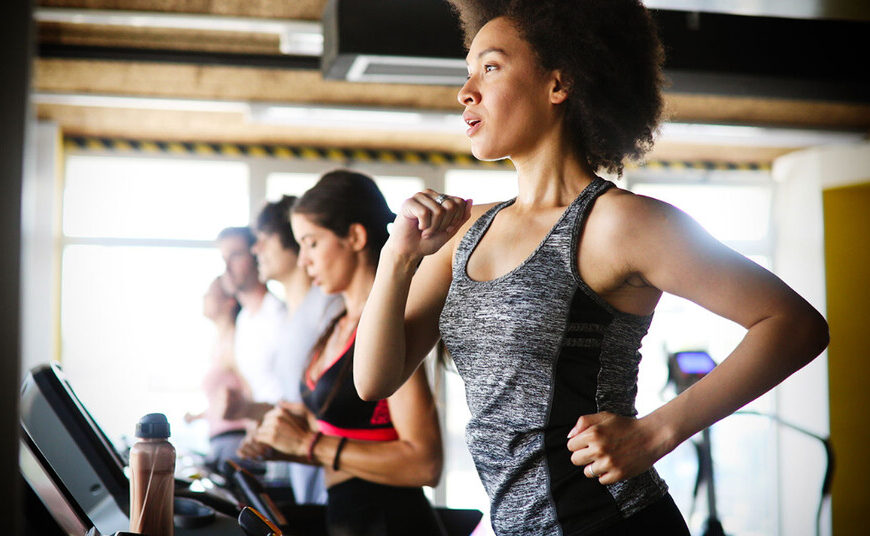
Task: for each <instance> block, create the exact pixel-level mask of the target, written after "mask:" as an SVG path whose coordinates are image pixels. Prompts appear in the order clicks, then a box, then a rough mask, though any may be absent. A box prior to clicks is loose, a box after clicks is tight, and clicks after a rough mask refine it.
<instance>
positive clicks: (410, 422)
mask: <svg viewBox="0 0 870 536" xmlns="http://www.w3.org/2000/svg"><path fill="white" fill-rule="evenodd" d="M388 400H389V408H390V417H391V419H392V421H393V426H394V427H395V428H396V432H397V434H398V436H399V438H398V439H397V440H395V441H361V440H353V439H350V440H345V445H344V447H343V448H342V450H341V453H340V454H339V459H338V466H339V471H340V472H342V473H346V474H349V475H352V476H356V477H359V478H362V479H364V480H368V481H371V482H378V483H381V484H388V485H391V486H434V485H436V484H437V483H438V480H439V478H440V477H441V467H442V463H443V454H442V446H441V429H440V426H439V423H438V411H437V409H436V406H435V401H434V399H433V397H432V393H431V391H430V390H429V384H428V381H427V380H426V373H425V369H424V368H422V367H421V368H419V369H418V370H417V371H416V372H415V373H414V374H413V375H412V376H411V378H410V379H409V380H408V381H407V382H406V383H405V385H403V386H402V388H401V389H399V390H398V391H397V392H396V394H394V395H393V396H391V397H390V398H389V399H388ZM255 440H256V441H255V445H254V446H256V447H258V448H261V449H262V448H263V447H265V446H268V447H272V448H273V449H275V451H276V452H275V453H274V456H273V459H284V460H290V461H296V462H299V463H308V464H312V465H322V466H324V467H327V468H331V467H332V466H333V463H334V461H335V456H336V452H337V450H338V446H339V443H340V441H341V438H339V437H335V436H321V437H319V438H317V441H316V442H315V443H314V449H313V451H312V452H311V453H310V454H311V455H312V458H311V459H309V458H308V455H309V450H308V449H309V447H310V445H311V444H312V441H314V440H315V432H314V431H313V430H311V429H310V428H309V426H308V421H307V420H306V419H305V417H302V416H299V415H295V414H292V413H291V412H290V411H288V410H287V409H286V408H283V407H281V406H278V407H276V408H275V409H273V410H272V411H270V412H269V413H268V414H267V415H266V417H265V419H264V421H263V424H261V425H260V427H259V428H258V429H257V431H256V434H255ZM245 452H250V453H253V454H257V453H258V452H259V451H257V450H251V449H249V450H248V451H245Z"/></svg>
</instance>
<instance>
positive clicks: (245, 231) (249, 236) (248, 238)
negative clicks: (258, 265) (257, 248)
mask: <svg viewBox="0 0 870 536" xmlns="http://www.w3.org/2000/svg"><path fill="white" fill-rule="evenodd" d="M236 236H237V237H239V238H242V239H243V240H244V241H245V242H247V243H248V249H251V247H253V246H254V242H256V241H257V237H256V236H254V231H252V230H251V228H250V227H226V228H224V229H222V230H221V232H219V233H218V235H217V241H218V242H220V241H221V240H224V239H226V238H232V237H236Z"/></svg>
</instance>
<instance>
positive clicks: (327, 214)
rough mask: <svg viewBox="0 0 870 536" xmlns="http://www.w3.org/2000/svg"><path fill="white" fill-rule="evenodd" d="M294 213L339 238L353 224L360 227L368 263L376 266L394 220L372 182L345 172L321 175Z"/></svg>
mask: <svg viewBox="0 0 870 536" xmlns="http://www.w3.org/2000/svg"><path fill="white" fill-rule="evenodd" d="M293 213H294V214H302V215H305V216H307V217H309V218H311V220H312V221H313V222H314V223H316V224H317V225H319V226H320V227H324V228H326V229H329V230H330V231H332V232H333V233H335V234H336V235H338V236H341V237H345V236H347V235H348V232H349V231H350V226H351V225H352V224H354V223H358V224H360V225H362V226H363V227H364V228H365V230H366V234H367V236H368V243H367V244H366V248H367V250H368V253H369V259H370V260H371V261H372V263H373V264H375V265H377V262H378V258H379V257H380V255H381V248H382V247H383V246H384V244H385V243H386V241H387V238H389V233H387V225H389V224H390V223H392V222H393V220H394V219H395V218H396V215H395V214H394V213H393V211H391V210H390V207H389V206H388V205H387V200H386V199H384V194H382V193H381V191H380V190H379V189H378V186H377V184H375V181H373V180H372V179H371V177H369V176H368V175H364V174H362V173H359V172H356V171H350V170H347V169H338V170H335V171H330V172H329V173H326V174H324V175H323V176H322V177H321V178H320V180H319V181H317V184H315V185H314V186H313V187H312V188H311V189H310V190H308V191H307V192H305V193H304V194H303V195H302V197H300V198H299V200H297V201H296V204H295V205H293Z"/></svg>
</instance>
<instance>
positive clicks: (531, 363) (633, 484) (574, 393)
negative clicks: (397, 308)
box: [440, 178, 667, 535]
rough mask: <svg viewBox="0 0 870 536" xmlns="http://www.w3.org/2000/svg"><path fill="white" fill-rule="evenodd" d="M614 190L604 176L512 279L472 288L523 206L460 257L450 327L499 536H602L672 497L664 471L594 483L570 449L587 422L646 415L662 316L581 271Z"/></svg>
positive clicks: (447, 337) (450, 297)
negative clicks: (652, 345)
mask: <svg viewBox="0 0 870 536" xmlns="http://www.w3.org/2000/svg"><path fill="white" fill-rule="evenodd" d="M611 186H613V184H612V183H610V182H608V181H605V180H603V179H601V178H596V179H595V180H594V181H593V182H592V183H590V184H589V185H588V186H587V187H586V188H585V189H584V190H583V191H582V192H581V194H580V195H579V196H578V197H577V198H576V199H575V200H574V201H573V202H572V203H571V205H570V206H568V208H567V209H566V210H565V212H564V213H563V214H562V216H561V217H560V218H559V220H558V221H557V222H556V224H555V225H554V226H553V228H552V229H551V230H550V232H549V233H548V234H547V236H546V237H545V238H544V239H543V241H542V242H541V243H540V244H539V245H538V247H537V248H536V249H535V250H534V251H533V252H532V253H531V254H530V255H529V257H528V258H527V259H526V260H525V261H523V262H522V263H521V264H520V265H519V266H517V267H516V268H514V269H513V270H511V271H510V272H508V273H507V274H505V275H503V276H501V277H498V278H496V279H493V280H489V281H475V280H472V279H471V278H469V276H468V273H467V265H468V259H469V257H470V256H471V254H472V252H473V251H474V249H475V248H476V247H477V244H478V243H479V242H480V240H481V238H482V237H483V236H484V234H485V233H486V232H487V230H488V229H489V227H490V225H491V223H492V221H493V219H494V218H495V217H496V216H497V215H498V213H499V211H501V210H502V209H503V208H505V207H507V206H509V205H511V204H512V203H513V202H514V200H510V201H505V202H503V203H500V204H498V205H496V206H494V207H492V208H491V209H490V210H488V211H487V212H486V213H485V214H483V215H482V216H481V217H480V218H479V219H478V220H477V221H475V222H474V223H473V224H472V225H471V227H470V228H469V230H468V232H467V233H466V234H465V236H464V237H463V238H462V240H461V241H460V243H459V246H458V248H457V250H456V254H455V257H454V262H453V281H452V283H451V285H450V290H449V291H448V294H447V299H446V302H445V304H444V308H443V310H442V312H441V317H440V330H441V336H442V339H443V340H444V342H445V344H446V346H447V349H448V351H449V352H450V355H451V356H452V357H453V360H454V361H455V363H456V367H457V369H458V370H459V373H460V375H461V376H462V378H463V380H464V381H465V391H466V398H467V401H468V407H469V409H470V411H471V419H470V421H469V423H468V426H467V428H466V442H467V443H468V447H469V450H470V451H471V454H472V457H473V459H474V463H475V465H476V467H477V471H478V473H479V475H480V478H481V481H482V482H483V485H484V488H486V491H487V493H488V495H489V498H490V518H491V521H492V526H493V528H494V529H495V531H496V533H497V534H499V535H507V534H511V535H513V534H516V535H519V534H522V535H532V534H541V535H544V534H546V535H551V534H564V535H582V534H591V533H593V532H596V531H600V530H602V529H604V528H606V527H607V526H608V525H611V524H613V523H615V522H617V521H618V520H619V519H620V518H623V517H628V516H630V515H632V514H634V513H636V512H638V511H640V510H641V509H643V508H644V507H646V506H648V505H650V504H651V503H653V502H655V501H656V500H658V499H660V498H661V497H663V496H664V495H665V494H666V492H667V486H666V485H665V483H664V481H663V480H662V479H661V478H659V476H658V475H657V473H656V472H655V470H654V469H650V470H649V471H647V472H645V473H643V474H641V475H639V476H636V477H633V478H631V479H628V480H625V481H622V482H618V483H616V484H612V485H607V486H605V485H602V484H600V483H599V482H598V480H596V479H589V478H586V477H585V476H584V475H583V468H582V467H577V466H575V465H573V464H572V463H571V460H570V455H571V452H570V451H569V450H568V448H567V434H568V431H569V430H570V429H571V428H572V427H573V426H574V424H575V423H576V422H577V419H578V418H579V417H580V416H581V415H586V414H591V413H597V412H600V411H609V412H613V413H616V414H619V415H625V416H635V415H636V414H637V411H636V409H635V406H634V401H635V397H636V394H637V372H638V364H639V362H640V353H639V349H640V344H641V339H642V338H643V337H644V336H645V335H646V332H647V329H648V328H649V324H650V321H651V320H652V315H649V316H637V315H632V314H628V313H623V312H620V311H618V310H616V309H614V308H613V307H612V306H610V305H609V304H608V303H607V302H606V301H604V300H603V299H602V298H601V297H600V296H598V295H597V294H596V293H595V292H594V291H593V290H592V289H590V288H589V287H588V286H587V285H586V284H585V283H584V282H583V280H582V279H581V278H580V275H579V273H578V270H577V247H578V238H579V236H580V232H581V230H582V227H583V223H584V221H585V219H586V217H587V215H588V214H589V211H590V210H591V208H592V206H593V204H594V202H595V200H596V199H597V198H598V196H599V195H601V194H602V193H604V192H605V191H607V189H608V188H610V187H611Z"/></svg>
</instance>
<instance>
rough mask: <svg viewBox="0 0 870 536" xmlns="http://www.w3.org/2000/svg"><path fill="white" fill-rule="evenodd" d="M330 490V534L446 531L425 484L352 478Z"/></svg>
mask: <svg viewBox="0 0 870 536" xmlns="http://www.w3.org/2000/svg"><path fill="white" fill-rule="evenodd" d="M327 494H328V495H329V499H328V501H327V503H326V526H327V528H328V531H329V535H330V536H369V535H371V536H376V535H377V536H381V535H385V536H390V535H394V534H395V535H406V534H414V535H420V536H443V535H444V529H443V528H442V526H441V523H440V521H439V520H438V518H437V517H436V515H435V512H434V511H433V510H432V506H431V505H430V504H429V501H428V500H426V497H425V496H424V495H423V489H422V488H400V487H395V486H386V485H384V484H375V483H374V482H369V481H367V480H362V479H359V478H352V479H350V480H347V481H345V482H341V483H339V484H336V485H334V486H332V487H330V488H329V489H328V490H327Z"/></svg>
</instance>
